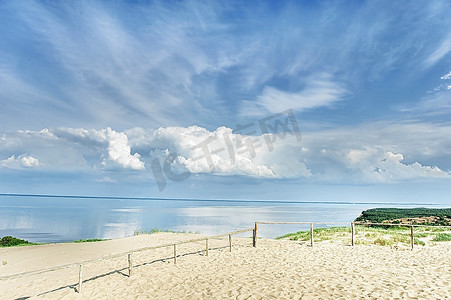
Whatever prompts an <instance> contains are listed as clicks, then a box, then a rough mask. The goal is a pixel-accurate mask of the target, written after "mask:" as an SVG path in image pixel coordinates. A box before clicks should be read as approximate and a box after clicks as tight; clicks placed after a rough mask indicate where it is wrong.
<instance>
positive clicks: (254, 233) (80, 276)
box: [0, 221, 451, 293]
mask: <svg viewBox="0 0 451 300" xmlns="http://www.w3.org/2000/svg"><path fill="white" fill-rule="evenodd" d="M259 224H310V245H311V246H312V247H313V235H314V225H315V224H317V225H338V224H349V222H260V221H259V222H255V224H254V228H249V229H243V230H237V231H233V232H228V233H224V234H219V235H215V236H208V237H201V238H196V239H191V240H187V241H180V242H177V243H169V244H163V245H156V246H149V247H144V248H139V249H135V250H131V251H126V252H122V253H119V254H114V255H108V256H103V257H99V258H95V259H89V260H85V261H82V262H77V263H71V264H66V265H60V266H56V267H51V268H46V269H41V270H36V271H30V272H22V273H18V274H12V275H7V276H0V280H5V279H14V278H19V277H24V276H31V275H37V274H42V273H45V272H51V271H56V270H61V269H66V268H69V267H73V266H78V270H79V271H78V287H77V291H78V292H79V293H80V292H81V291H82V287H83V285H82V284H83V266H84V265H86V264H89V263H93V262H98V261H102V260H107V259H113V258H117V257H121V256H124V255H127V258H128V272H129V277H131V276H132V274H133V258H132V254H133V253H136V252H142V251H148V250H153V249H159V248H165V247H173V251H174V254H173V255H174V264H176V263H177V246H178V245H182V244H188V243H195V242H201V241H205V256H208V250H209V244H208V241H209V239H217V238H221V237H226V236H228V242H229V243H228V246H229V251H230V252H231V251H232V235H235V234H239V233H244V232H250V231H252V245H253V246H254V247H257V238H258V225H259ZM350 224H351V245H352V246H354V244H355V235H356V234H355V226H356V225H359V226H369V225H377V226H400V227H408V228H410V238H411V249H412V250H413V246H414V227H432V228H437V227H444V228H451V226H432V225H412V224H394V223H364V222H351V223H350Z"/></svg>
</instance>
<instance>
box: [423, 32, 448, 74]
mask: <svg viewBox="0 0 451 300" xmlns="http://www.w3.org/2000/svg"><path fill="white" fill-rule="evenodd" d="M450 52H451V34H450V35H448V36H447V37H446V38H445V39H444V40H443V41H442V42H441V44H440V45H439V46H438V47H437V48H436V49H435V50H434V51H433V52H432V53H431V54H430V55H429V56H428V57H427V58H426V60H425V61H424V63H425V65H426V67H430V66H433V65H434V64H436V63H437V62H438V61H439V60H441V59H442V58H444V57H445V56H446V55H447V54H448V53H450Z"/></svg>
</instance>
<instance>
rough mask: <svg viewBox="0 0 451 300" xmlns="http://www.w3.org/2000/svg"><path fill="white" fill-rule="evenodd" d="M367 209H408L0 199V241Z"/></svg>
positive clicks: (219, 226)
mask: <svg viewBox="0 0 451 300" xmlns="http://www.w3.org/2000/svg"><path fill="white" fill-rule="evenodd" d="M416 206H418V205H416ZM371 207H409V206H408V205H405V204H401V203H400V204H391V205H387V204H344V203H274V202H271V203H262V202H249V203H243V202H240V203H233V202H227V201H222V202H221V201H215V202H204V201H195V200H193V201H172V200H151V201H150V200H133V199H83V198H55V197H52V198H44V197H11V196H0V236H5V235H12V236H16V237H20V238H23V239H26V240H29V241H32V242H61V241H70V240H77V239H88V238H102V239H112V238H120V237H126V236H131V235H133V234H134V232H135V231H137V230H144V231H150V230H151V229H154V228H159V229H163V230H166V229H167V230H175V231H190V232H199V233H202V234H208V235H213V234H220V233H225V232H229V231H233V230H239V229H244V228H251V227H253V224H254V222H255V221H312V222H348V223H349V222H351V221H352V220H353V219H355V218H356V217H357V216H358V215H359V214H360V212H361V211H362V210H365V209H368V208H371ZM303 229H305V230H306V229H308V226H304V225H262V226H261V227H260V229H259V236H262V237H266V238H273V237H276V236H279V235H282V234H285V233H288V232H294V231H298V230H303Z"/></svg>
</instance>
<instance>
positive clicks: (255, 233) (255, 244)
mask: <svg viewBox="0 0 451 300" xmlns="http://www.w3.org/2000/svg"><path fill="white" fill-rule="evenodd" d="M257 229H258V227H257V222H255V227H254V231H253V235H252V238H253V239H252V244H253V246H254V247H257Z"/></svg>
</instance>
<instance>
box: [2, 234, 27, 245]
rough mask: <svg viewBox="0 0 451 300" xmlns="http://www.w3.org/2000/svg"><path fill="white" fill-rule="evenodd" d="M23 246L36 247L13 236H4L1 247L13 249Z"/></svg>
mask: <svg viewBox="0 0 451 300" xmlns="http://www.w3.org/2000/svg"><path fill="white" fill-rule="evenodd" d="M23 245H34V244H33V243H30V242H29V241H26V240H21V239H18V238H15V237H12V236H4V237H2V238H1V239H0V247H13V246H23Z"/></svg>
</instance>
